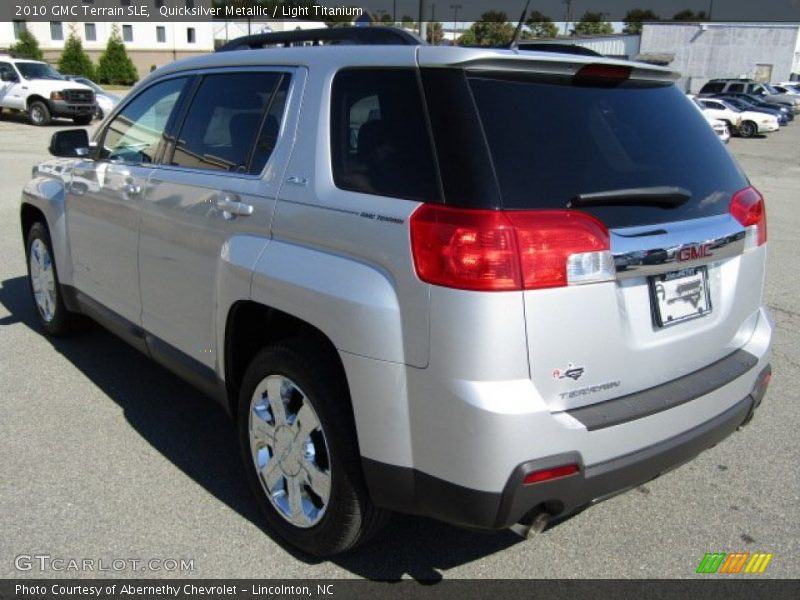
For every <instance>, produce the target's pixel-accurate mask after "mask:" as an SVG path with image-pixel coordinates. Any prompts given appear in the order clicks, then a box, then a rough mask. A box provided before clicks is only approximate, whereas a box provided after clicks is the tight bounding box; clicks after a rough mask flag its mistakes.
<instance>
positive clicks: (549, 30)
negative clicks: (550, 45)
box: [525, 10, 558, 37]
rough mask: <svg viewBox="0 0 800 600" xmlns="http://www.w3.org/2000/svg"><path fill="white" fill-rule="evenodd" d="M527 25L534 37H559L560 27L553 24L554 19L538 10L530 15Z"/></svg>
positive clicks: (526, 21)
mask: <svg viewBox="0 0 800 600" xmlns="http://www.w3.org/2000/svg"><path fill="white" fill-rule="evenodd" d="M525 24H526V25H527V26H528V29H529V30H530V35H531V36H533V37H556V36H557V35H558V27H556V24H555V23H553V19H551V18H550V17H548V16H547V15H544V14H542V13H540V12H539V11H538V10H534V11H533V12H531V14H530V15H528V18H527V19H526V20H525Z"/></svg>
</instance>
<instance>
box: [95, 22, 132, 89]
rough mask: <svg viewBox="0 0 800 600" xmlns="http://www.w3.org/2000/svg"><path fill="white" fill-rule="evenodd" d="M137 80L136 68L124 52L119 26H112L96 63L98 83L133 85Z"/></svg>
mask: <svg viewBox="0 0 800 600" xmlns="http://www.w3.org/2000/svg"><path fill="white" fill-rule="evenodd" d="M138 79H139V75H138V73H137V72H136V67H135V66H134V64H133V61H132V60H131V59H130V57H129V56H128V52H127V51H126V50H125V44H124V43H123V42H122V36H120V33H119V26H117V25H114V26H113V27H112V29H111V36H110V37H109V38H108V44H106V49H105V51H104V52H103V54H101V55H100V61H99V62H98V63H97V80H98V83H107V84H111V85H133V84H134V83H136V81H137V80H138Z"/></svg>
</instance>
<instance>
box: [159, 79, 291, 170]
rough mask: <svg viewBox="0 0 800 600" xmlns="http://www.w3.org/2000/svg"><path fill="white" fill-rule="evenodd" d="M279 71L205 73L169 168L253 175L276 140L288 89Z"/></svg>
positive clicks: (182, 127) (261, 167) (286, 80)
mask: <svg viewBox="0 0 800 600" xmlns="http://www.w3.org/2000/svg"><path fill="white" fill-rule="evenodd" d="M289 83H290V75H289V73H283V72H246V73H221V74H213V75H206V76H205V77H204V78H203V80H202V81H201V83H200V85H199V87H198V89H197V91H196V93H195V95H194V98H193V99H192V101H191V104H190V106H189V109H188V113H187V115H186V118H185V119H184V121H183V125H182V126H181V127H180V132H179V133H178V135H177V139H176V142H175V150H174V152H173V155H172V158H171V159H170V161H169V162H170V164H172V165H175V166H182V167H189V168H194V169H207V170H216V171H229V172H234V173H250V174H257V173H260V172H261V170H262V169H263V168H264V166H265V165H266V163H267V160H269V157H270V155H271V154H272V150H273V149H274V148H275V145H276V144H277V140H278V134H279V129H280V123H281V119H282V117H283V111H284V107H285V105H286V98H287V93H288V89H289Z"/></svg>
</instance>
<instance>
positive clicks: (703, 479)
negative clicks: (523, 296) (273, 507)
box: [0, 119, 800, 579]
mask: <svg viewBox="0 0 800 600" xmlns="http://www.w3.org/2000/svg"><path fill="white" fill-rule="evenodd" d="M66 125H67V124H66V123H65V124H64V126H66ZM58 128H59V127H57V126H51V127H46V128H34V127H31V126H29V125H27V124H25V123H24V121H22V120H21V119H16V120H15V119H11V120H9V119H6V120H3V121H0V173H2V174H3V185H2V190H1V193H0V257H1V258H0V407H1V408H2V418H1V419H0V423H1V424H0V427H1V428H2V435H0V457H2V458H0V577H18V576H31V577H36V576H64V575H69V576H76V575H82V576H93V575H94V576H97V575H98V573H96V572H94V573H93V572H84V573H80V572H78V573H75V572H63V571H62V572H59V571H53V570H49V571H46V572H44V573H42V572H40V571H39V570H38V569H36V568H34V569H33V570H31V571H24V572H23V571H19V570H17V568H16V567H15V557H17V556H19V555H24V554H28V555H31V554H46V555H50V556H51V557H53V558H65V559H83V558H88V559H95V560H98V559H103V560H104V561H106V565H108V564H110V561H111V560H113V559H151V558H155V559H188V560H193V564H192V566H193V570H190V571H187V572H183V573H181V572H179V571H169V570H164V569H163V568H162V570H159V571H150V572H139V571H138V570H137V571H132V570H131V569H130V567H129V566H126V568H125V569H123V570H122V571H119V572H113V571H112V572H105V573H102V575H104V576H108V575H115V574H118V575H124V576H130V575H142V576H155V577H161V576H165V577H175V576H186V575H188V576H193V577H204V578H213V577H259V578H261V577H320V578H327V577H373V578H399V577H412V578H417V579H431V578H434V579H435V578H440V577H445V578H451V577H477V578H515V577H636V578H640V577H693V576H695V570H696V569H697V566H698V564H699V562H700V560H701V559H702V558H703V556H704V554H705V553H706V552H735V551H743V552H771V553H773V554H774V557H773V559H772V561H771V563H770V564H769V566H768V569H767V570H766V572H765V573H764V574H763V575H762V576H761V577H783V578H796V577H800V561H799V560H798V558H800V555H799V554H798V551H799V550H800V547H799V546H798V541H800V478H798V476H797V465H798V464H800V450H799V449H798V444H797V439H798V431H800V394H799V393H798V385H797V384H798V383H799V382H800V277H798V276H797V269H798V259H797V252H796V250H797V247H798V238H800V211H798V208H797V206H798V204H797V203H798V201H800V197H798V189H800V124H793V125H790V126H789V127H786V128H782V130H781V131H780V132H777V133H775V134H772V135H771V136H770V137H768V138H757V139H751V140H740V139H733V140H732V141H731V143H730V146H729V147H730V150H731V151H732V152H733V153H734V154H735V155H736V156H737V157H738V158H739V160H740V162H741V164H742V166H743V167H744V169H745V170H746V171H747V173H748V174H749V175H750V177H751V179H752V181H753V183H754V185H756V186H757V187H758V188H759V189H760V190H761V191H762V192H763V193H764V195H765V197H766V198H767V202H768V214H769V273H768V280H767V295H766V297H767V303H768V304H769V306H770V308H771V309H772V313H773V315H774V317H775V321H776V324H777V331H776V336H775V353H774V361H773V369H774V376H773V379H772V384H771V387H770V390H769V392H768V394H767V397H766V399H765V401H764V403H763V405H762V407H761V409H760V411H759V412H758V413H757V415H756V418H755V420H754V421H753V422H752V424H751V425H749V426H748V427H747V428H745V429H744V430H743V431H741V432H739V433H737V434H735V435H733V436H732V437H730V438H729V439H727V440H725V441H724V442H723V443H721V444H720V445H718V446H717V447H715V448H713V449H711V450H709V451H707V452H705V453H704V454H703V455H701V456H700V457H699V458H698V459H696V460H695V461H693V462H691V463H690V464H688V465H685V466H683V467H681V468H680V469H677V470H676V471H673V472H671V473H669V474H667V475H664V476H663V477H661V478H659V479H658V480H655V481H652V482H650V483H647V484H646V485H643V486H641V487H639V488H637V489H635V490H632V491H630V492H628V493H626V494H623V495H621V496H617V497H615V498H613V499H611V500H608V501H606V502H604V503H602V504H599V505H598V506H596V507H594V508H591V509H590V510H586V511H584V512H583V513H581V514H579V515H577V516H576V517H574V518H572V519H570V520H568V521H566V522H564V523H562V524H560V525H558V526H556V527H554V528H552V529H551V530H549V531H547V532H546V533H544V534H543V535H540V536H538V537H534V538H533V539H531V540H529V541H524V542H523V541H521V540H520V539H519V538H518V537H516V536H515V535H514V534H511V533H509V532H505V533H500V534H496V535H487V534H482V533H475V532H471V531H465V530H461V529H457V528H455V527H450V526H447V525H443V524H440V523H436V522H433V521H430V520H426V519H417V518H411V517H397V518H396V519H395V520H394V522H393V523H392V524H391V525H390V526H389V528H388V529H387V530H386V531H385V533H384V534H383V536H382V537H381V538H380V539H379V540H378V541H376V542H374V543H372V544H371V545H369V546H366V547H364V548H362V549H359V550H357V551H355V552H353V553H351V554H348V555H345V556H343V557H340V558H336V559H334V560H331V561H318V560H308V559H307V558H304V557H302V556H299V555H297V554H294V553H292V552H291V551H289V550H287V549H285V548H284V547H282V546H281V545H280V544H278V543H277V542H276V541H275V540H274V539H273V538H272V537H270V535H269V534H268V533H267V532H265V531H264V530H263V528H262V522H261V520H260V518H259V515H258V513H257V508H256V506H255V504H254V502H253V500H252V499H251V497H250V493H249V491H248V489H247V488H246V486H245V483H244V477H243V472H242V467H241V466H240V459H239V456H238V452H237V448H236V442H235V438H234V431H233V427H232V426H231V425H230V424H229V423H228V422H227V421H226V417H225V416H224V414H223V413H222V411H221V410H219V409H217V408H216V406H215V405H214V404H213V403H212V402H211V401H209V400H206V399H204V398H203V397H202V396H201V395H200V394H199V393H197V392H195V391H194V390H193V389H192V388H190V387H189V386H188V385H186V384H184V383H182V382H181V381H179V380H178V379H176V378H175V377H173V376H172V375H170V374H168V373H167V372H166V371H164V370H163V369H162V368H160V367H159V366H157V365H155V364H154V363H152V362H150V361H149V360H147V359H145V358H144V357H143V356H141V355H140V354H138V353H137V352H136V351H135V350H133V349H131V348H129V347H128V346H126V345H125V344H124V343H123V342H121V341H119V340H117V339H116V338H114V337H112V336H111V335H110V334H108V333H106V332H104V331H103V330H101V329H99V328H94V329H92V330H91V331H89V332H88V333H87V334H86V335H83V336H81V337H79V338H73V339H64V340H48V339H47V338H45V337H43V336H42V335H41V334H40V332H39V331H38V329H37V327H36V325H35V320H34V312H33V308H32V305H31V301H30V298H29V292H28V288H27V282H26V279H25V271H26V270H25V261H24V255H23V246H22V243H21V238H20V229H19V221H18V208H17V207H18V202H19V196H20V189H21V188H22V186H23V185H24V183H25V181H26V180H27V179H28V177H29V176H30V170H31V166H32V165H33V164H35V163H36V162H37V161H38V160H40V159H43V158H45V157H46V147H47V144H48V141H49V137H50V135H51V134H52V132H53V131H56V130H57V129H58ZM498 443H502V440H498ZM24 564H25V563H24V562H23V563H22V565H23V566H24ZM117 564H119V563H117ZM126 564H127V565H130V563H126ZM169 564H170V565H171V564H172V563H169Z"/></svg>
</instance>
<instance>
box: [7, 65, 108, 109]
mask: <svg viewBox="0 0 800 600" xmlns="http://www.w3.org/2000/svg"><path fill="white" fill-rule="evenodd" d="M7 109H8V110H16V111H20V112H24V113H27V115H28V118H29V119H30V121H31V123H32V124H33V125H47V124H48V123H50V121H51V119H53V118H54V117H62V118H67V119H72V120H73V121H74V122H75V124H76V125H88V124H89V123H91V122H92V118H93V117H94V114H95V113H96V112H97V103H96V100H95V95H94V91H93V90H92V89H91V88H90V87H87V86H85V85H83V84H81V83H77V82H75V81H68V80H66V79H65V78H64V77H63V76H62V75H61V74H60V73H59V72H58V71H56V70H55V69H54V68H53V67H51V66H50V65H48V64H47V63H43V62H39V61H35V60H27V59H21V58H13V57H11V56H5V55H0V111H2V110H7Z"/></svg>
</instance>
